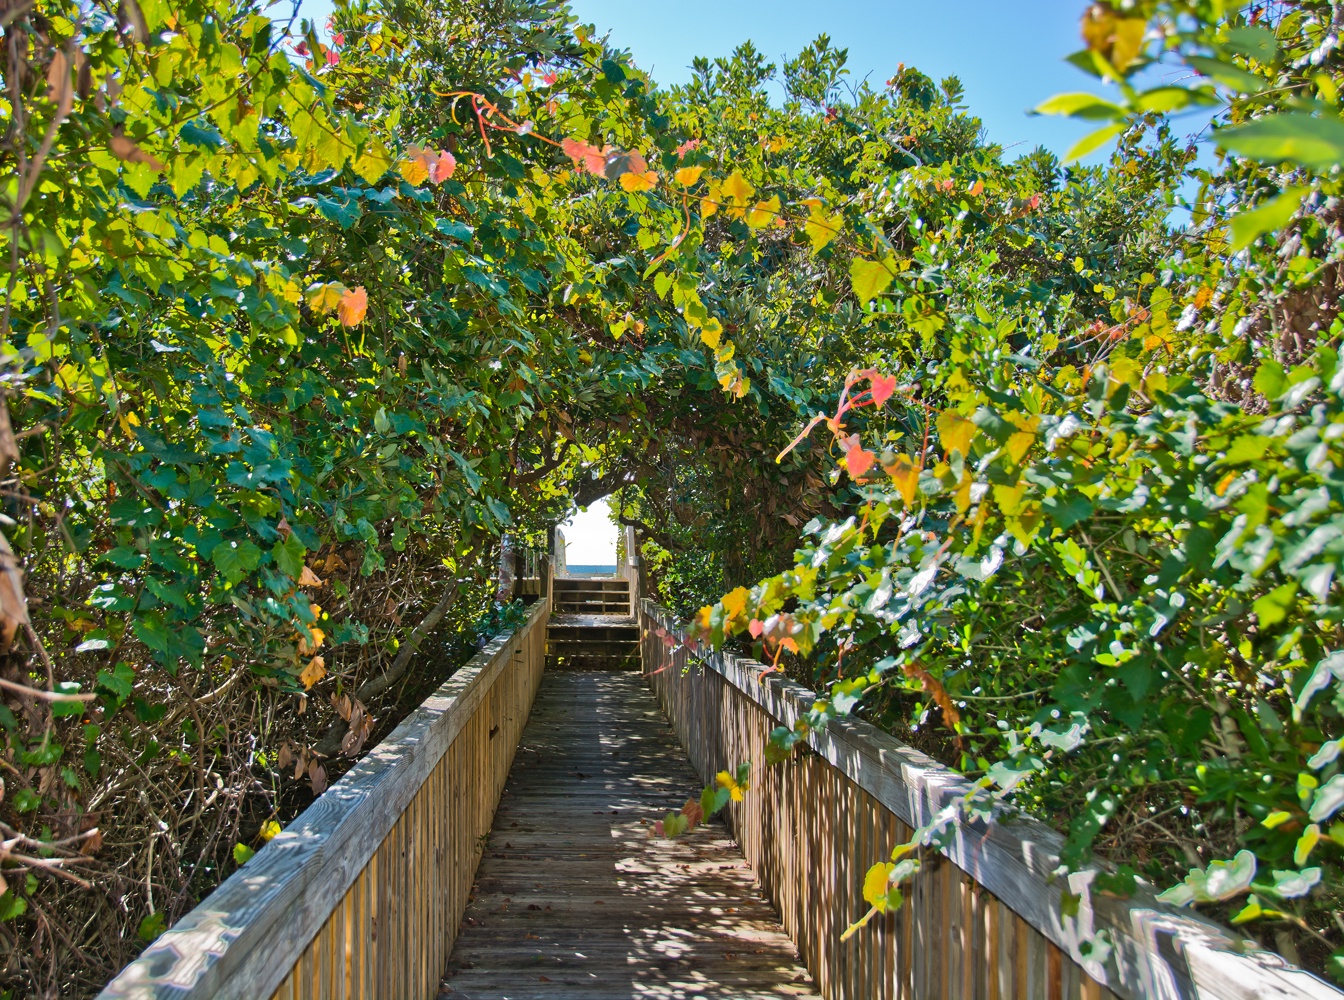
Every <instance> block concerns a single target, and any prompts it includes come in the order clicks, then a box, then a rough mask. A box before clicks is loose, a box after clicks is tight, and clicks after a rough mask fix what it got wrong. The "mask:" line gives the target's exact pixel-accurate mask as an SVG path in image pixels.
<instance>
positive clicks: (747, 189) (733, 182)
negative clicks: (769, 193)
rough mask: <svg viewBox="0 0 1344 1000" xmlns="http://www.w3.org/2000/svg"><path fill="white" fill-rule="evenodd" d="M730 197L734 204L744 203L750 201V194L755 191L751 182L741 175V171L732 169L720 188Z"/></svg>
mask: <svg viewBox="0 0 1344 1000" xmlns="http://www.w3.org/2000/svg"><path fill="white" fill-rule="evenodd" d="M720 190H722V192H723V193H724V194H725V195H727V196H728V197H729V198H731V199H732V200H733V202H734V204H736V205H739V206H740V205H746V204H747V203H748V202H750V201H751V196H752V195H754V194H755V193H756V189H755V188H754V187H752V186H751V183H750V182H749V181H748V180H747V179H746V178H745V177H743V176H742V171H740V170H734V171H733V172H732V173H731V174H729V175H728V179H727V180H726V181H724V182H723V186H722V188H721V189H720Z"/></svg>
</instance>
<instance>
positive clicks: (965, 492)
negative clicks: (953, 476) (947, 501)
mask: <svg viewBox="0 0 1344 1000" xmlns="http://www.w3.org/2000/svg"><path fill="white" fill-rule="evenodd" d="M974 482H975V480H973V479H972V478H971V474H970V473H969V472H965V473H963V474H962V477H961V482H960V483H958V484H957V489H956V491H955V492H954V493H953V494H952V496H953V499H954V500H956V502H957V510H958V511H959V512H960V513H962V514H965V513H966V511H968V510H969V509H970V507H971V486H972V485H974Z"/></svg>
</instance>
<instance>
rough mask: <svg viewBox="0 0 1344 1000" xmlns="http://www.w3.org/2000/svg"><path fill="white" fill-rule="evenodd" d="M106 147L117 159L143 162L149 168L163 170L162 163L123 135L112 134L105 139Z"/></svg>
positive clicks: (160, 171)
mask: <svg viewBox="0 0 1344 1000" xmlns="http://www.w3.org/2000/svg"><path fill="white" fill-rule="evenodd" d="M107 148H108V149H110V150H112V155H113V156H115V157H116V158H117V159H119V160H125V161H126V162H128V163H145V164H148V165H149V167H150V169H151V170H155V171H158V172H159V173H162V172H163V164H162V163H160V162H159V161H158V160H156V159H155V158H154V157H152V156H150V155H149V154H148V153H146V152H145V151H144V150H143V149H141V148H140V147H139V146H138V145H136V144H135V143H134V142H133V141H132V140H130V139H127V138H126V137H125V136H124V135H114V136H113V137H112V138H111V139H109V140H107Z"/></svg>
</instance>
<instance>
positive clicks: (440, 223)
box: [434, 219, 475, 243]
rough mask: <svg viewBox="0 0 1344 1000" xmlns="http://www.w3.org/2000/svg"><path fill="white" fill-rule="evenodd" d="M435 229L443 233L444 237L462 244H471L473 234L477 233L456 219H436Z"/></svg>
mask: <svg viewBox="0 0 1344 1000" xmlns="http://www.w3.org/2000/svg"><path fill="white" fill-rule="evenodd" d="M434 228H435V229H437V230H438V231H439V232H441V233H443V235H444V236H449V237H452V238H453V239H455V240H457V241H458V242H460V243H470V242H471V237H472V234H473V233H474V232H475V230H474V229H472V228H471V227H470V226H469V225H467V224H466V223H465V222H458V221H457V220H456V219H436V220H435V222H434Z"/></svg>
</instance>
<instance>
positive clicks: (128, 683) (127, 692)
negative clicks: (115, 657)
mask: <svg viewBox="0 0 1344 1000" xmlns="http://www.w3.org/2000/svg"><path fill="white" fill-rule="evenodd" d="M134 683H135V671H134V670H132V669H131V665H130V664H129V663H118V664H117V665H116V666H115V667H113V668H112V672H111V673H108V672H107V671H106V670H100V671H98V676H97V677H96V678H95V679H94V686H95V687H96V688H97V689H99V690H102V691H106V692H107V693H108V694H110V695H112V697H113V698H115V699H116V700H118V701H125V700H126V699H127V698H129V697H130V696H131V687H132V685H133V684H134Z"/></svg>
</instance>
